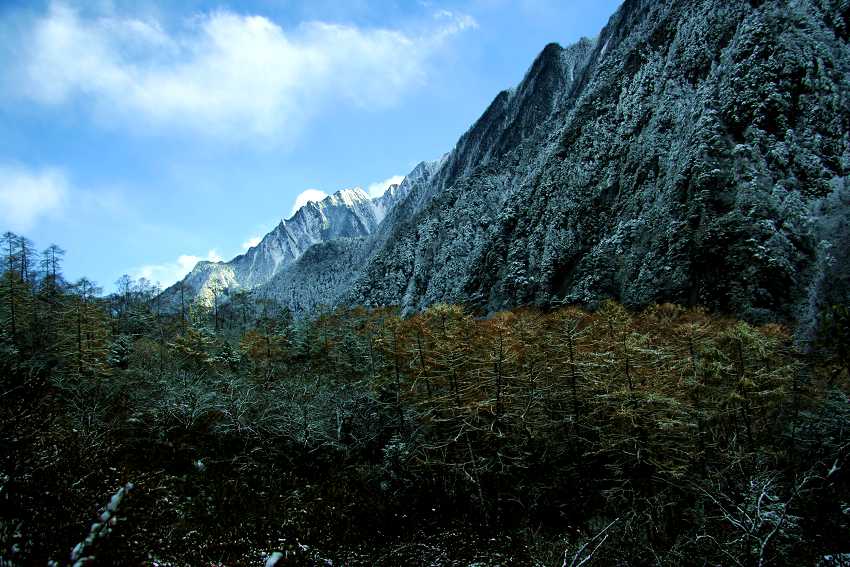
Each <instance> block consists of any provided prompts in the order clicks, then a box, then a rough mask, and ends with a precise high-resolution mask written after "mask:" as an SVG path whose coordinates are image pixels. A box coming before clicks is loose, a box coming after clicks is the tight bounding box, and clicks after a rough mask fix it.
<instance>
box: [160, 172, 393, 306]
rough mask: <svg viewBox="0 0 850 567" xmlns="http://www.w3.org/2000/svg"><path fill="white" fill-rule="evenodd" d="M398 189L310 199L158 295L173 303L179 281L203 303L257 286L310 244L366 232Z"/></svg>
mask: <svg viewBox="0 0 850 567" xmlns="http://www.w3.org/2000/svg"><path fill="white" fill-rule="evenodd" d="M403 191H404V189H403V188H400V187H399V186H397V185H394V186H391V187H390V188H388V189H387V191H386V192H385V193H384V194H383V195H382V196H380V197H377V198H375V199H371V198H370V197H369V195H367V194H366V193H365V192H364V191H363V190H362V189H360V188H359V187H357V188H354V189H343V190H341V191H337V192H336V193H334V194H333V195H330V196H328V197H326V198H324V199H323V200H321V201H318V202H314V201H310V202H308V203H307V204H306V205H304V206H303V207H301V208H300V209H298V211H296V213H295V214H294V215H293V216H292V217H291V218H289V219H287V220H283V221H281V222H280V224H278V226H277V227H275V229H274V230H272V231H271V232H270V233H268V234H267V235H266V236H264V237H263V239H262V240H261V241H260V243H259V244H257V245H256V246H254V247H252V248H250V249H249V250H248V251H247V252H246V253H245V254H241V255H239V256H237V257H236V258H233V259H232V260H230V261H229V262H199V263H198V264H197V265H196V266H195V268H194V269H193V270H192V271H191V272H190V273H189V274H188V275H187V276H186V277H185V278H184V279H183V281H182V282H180V283H178V284H175V285H174V286H172V287H170V288H169V289H167V290H166V291H165V293H164V297H165V298H166V300H168V301H170V302H171V303H172V304H173V305H174V304H176V303H177V302H178V301H179V293H180V288H181V286H182V288H183V290H182V291H183V294H184V300H187V299H188V300H190V301H191V300H194V299H200V300H201V301H202V302H204V303H209V302H210V301H211V299H212V295H213V293H219V292H221V293H223V294H230V293H232V292H234V291H236V290H239V289H247V290H250V289H255V288H257V287H259V286H262V285H263V284H266V283H268V282H269V281H271V280H272V278H274V276H275V275H277V274H278V273H280V272H282V271H284V270H286V269H287V268H288V267H289V266H291V265H292V264H293V263H295V261H296V260H298V259H299V258H300V257H301V256H302V255H303V254H304V253H305V252H306V251H307V250H309V249H310V248H311V247H312V246H314V245H316V244H320V243H323V242H329V241H334V240H337V239H342V240H345V239H356V238H360V237H363V236H367V235H369V234H371V233H372V232H373V231H374V230H375V229H376V228H377V227H378V225H379V224H380V223H381V221H382V220H383V218H384V216H386V214H387V212H388V211H389V210H391V209H392V207H393V206H394V205H395V203H396V202H397V201H398V200H399V199H401V198H402V197H403Z"/></svg>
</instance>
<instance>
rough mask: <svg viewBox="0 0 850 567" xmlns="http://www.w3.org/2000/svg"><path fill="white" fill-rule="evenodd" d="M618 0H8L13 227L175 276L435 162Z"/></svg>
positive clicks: (7, 207) (5, 71) (159, 275)
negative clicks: (553, 46) (315, 208)
mask: <svg viewBox="0 0 850 567" xmlns="http://www.w3.org/2000/svg"><path fill="white" fill-rule="evenodd" d="M619 4H620V0H446V1H442V0H409V1H402V0H345V1H340V0H304V1H302V0H248V1H241V2H237V1H230V2H227V1H226V0H222V1H217V2H210V1H206V0H182V1H180V2H173V1H171V0H149V1H143V0H91V1H85V2H84V1H72V0H62V1H58V0H57V1H44V2H42V1H33V0H21V1H14V0H0V230H2V231H6V230H11V231H14V232H16V233H18V234H23V235H25V236H28V237H29V238H30V239H32V240H33V241H34V242H35V244H36V246H38V247H40V248H45V247H47V246H48V245H49V244H51V243H56V244H58V245H60V246H61V247H63V248H64V249H66V250H67V255H66V260H65V273H66V276H67V278H68V279H71V280H73V279H76V278H79V277H82V276H87V277H89V278H91V279H93V280H95V281H96V282H98V283H99V284H100V285H101V286H103V287H104V289H106V290H107V291H109V290H110V289H113V287H114V282H115V280H117V279H118V278H119V277H120V276H121V275H122V274H129V275H131V276H133V277H146V278H148V279H150V280H152V281H158V282H160V283H161V284H162V285H163V286H167V285H170V284H172V283H174V282H175V281H177V280H178V279H180V278H181V277H182V276H183V275H185V274H186V273H188V271H189V270H191V268H192V267H193V266H194V264H195V262H197V261H198V260H200V259H210V260H222V259H224V260H227V259H230V258H232V257H234V256H236V255H237V254H240V253H242V252H244V251H245V250H247V248H248V247H249V246H252V245H254V244H256V243H257V242H258V241H259V238H260V237H261V236H262V235H264V234H265V233H266V232H268V231H270V230H271V229H272V228H274V226H275V225H277V224H278V223H279V222H280V220H281V219H284V218H288V217H289V216H290V215H291V214H292V212H293V211H294V210H295V209H297V207H298V206H300V205H301V204H304V203H305V202H306V201H307V200H315V199H319V198H321V197H322V196H323V195H324V194H330V193H333V192H334V191H337V190H339V189H343V188H350V187H355V186H360V187H363V188H364V189H365V190H367V191H368V192H370V193H371V194H374V195H377V194H380V193H381V191H382V190H383V189H384V188H385V187H386V186H387V185H388V184H389V183H392V182H398V181H399V180H400V179H401V178H403V176H404V175H405V174H406V173H408V172H409V171H410V170H411V169H413V167H414V166H415V165H416V164H417V163H419V162H420V161H423V160H431V159H437V158H439V157H440V156H441V155H442V154H444V153H445V152H448V151H450V150H451V149H452V147H453V146H454V144H455V143H456V141H457V139H458V138H459V137H460V135H461V134H463V132H464V131H466V129H467V128H468V127H469V126H470V125H471V124H472V123H473V122H474V121H475V120H476V119H477V118H478V116H479V115H480V114H481V113H482V112H483V111H484V109H485V108H486V107H487V105H488V104H489V103H490V101H491V100H492V99H493V98H494V97H495V96H496V94H498V92H499V91H501V90H503V89H506V88H510V87H512V86H514V85H515V84H517V83H518V82H519V81H520V80H521V79H522V77H523V75H524V74H525V72H526V71H527V69H528V67H529V66H530V65H531V63H532V61H533V60H534V58H535V57H536V55H537V54H538V53H539V52H540V51H541V50H542V49H543V47H544V46H545V45H546V44H547V43H550V42H558V43H560V44H561V45H569V44H571V43H573V42H575V41H577V40H578V39H579V38H581V37H583V36H586V37H593V36H595V35H597V34H598V33H599V32H600V31H601V29H602V28H603V27H604V26H605V24H606V23H607V21H608V19H609V18H610V16H611V14H613V12H614V11H615V10H616V8H617V7H618V6H619Z"/></svg>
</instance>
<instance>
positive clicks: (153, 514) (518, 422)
mask: <svg viewBox="0 0 850 567" xmlns="http://www.w3.org/2000/svg"><path fill="white" fill-rule="evenodd" d="M60 275H61V274H58V273H57V274H56V276H55V277H54V276H52V275H47V274H46V273H45V274H42V275H41V276H34V277H33V278H31V279H29V280H28V281H26V282H19V286H18V287H15V288H14V290H15V293H16V294H17V295H15V296H14V297H15V298H16V301H17V302H16V304H15V305H16V309H18V312H19V313H27V314H31V313H32V312H33V311H34V310H37V311H38V312H39V313H40V314H41V316H39V317H36V318H33V317H24V318H23V319H21V323H20V324H19V325H18V326H16V329H15V330H16V334H15V336H14V337H13V336H11V334H10V326H11V321H10V318H9V317H8V313H9V311H8V309H9V307H0V315H2V316H3V317H4V319H3V321H5V328H4V330H3V333H2V334H0V365H2V367H0V369H2V374H0V394H2V396H3V404H2V406H0V412H2V414H0V417H2V420H0V423H1V424H2V425H0V449H1V450H0V499H2V504H3V506H0V558H2V559H3V560H4V561H8V562H11V564H13V565H17V564H32V563H35V564H44V563H46V562H47V561H48V560H55V561H58V562H60V564H61V563H62V562H66V561H67V560H68V558H69V557H70V554H71V550H72V549H73V548H74V547H75V546H76V545H77V544H78V543H80V542H82V541H83V540H84V539H85V538H86V537H87V534H89V535H91V534H95V535H94V536H92V537H91V542H90V543H88V544H86V545H85V546H84V547H85V549H84V551H85V555H86V556H93V557H94V558H95V559H94V561H95V562H96V564H103V565H109V564H122V565H123V564H148V563H150V562H154V561H157V562H160V563H163V562H167V563H170V564H175V565H194V564H197V563H198V562H203V563H207V562H210V563H214V562H223V563H225V564H228V565H231V564H238V565H256V564H262V561H263V557H264V555H265V554H266V553H269V552H272V551H276V550H277V551H280V552H282V553H285V554H286V556H287V558H288V561H289V562H290V564H295V565H313V564H316V563H317V562H319V563H321V562H322V561H324V560H332V561H333V562H334V564H337V563H342V564H346V563H347V564H350V565H398V564H414V565H416V564H434V563H437V564H444V565H452V564H456V565H468V564H470V563H475V562H478V563H480V564H523V565H525V564H528V565H562V564H563V561H564V557H565V556H566V557H567V558H568V562H567V564H569V562H570V561H569V560H572V558H574V557H575V558H576V559H575V563H578V562H580V561H581V560H582V559H584V558H587V557H589V558H590V559H589V561H590V562H591V563H592V564H599V565H603V564H647V565H649V564H659V563H660V564H671V565H690V564H694V565H703V564H706V563H708V564H726V563H727V562H729V561H731V560H733V559H734V562H738V563H740V564H742V565H784V564H787V565H797V564H811V563H813V562H815V561H816V560H817V558H819V557H820V556H823V555H826V554H834V553H837V552H840V551H841V550H842V549H843V548H842V545H843V543H844V541H845V537H844V536H845V535H846V530H847V528H848V523H847V517H846V511H847V509H848V506H850V485H848V478H847V475H846V473H845V470H846V469H847V467H848V465H850V462H848V458H850V454H848V447H850V444H848V443H850V441H849V440H848V435H847V431H846V423H847V420H848V419H850V415H848V410H847V408H848V404H847V400H848V398H847V396H848V376H847V374H846V370H843V371H841V370H840V369H841V368H842V367H841V364H846V358H841V356H842V355H843V353H844V352H845V351H843V350H841V349H842V345H843V344H844V341H846V329H845V327H846V323H847V321H846V319H847V313H846V309H844V308H842V307H836V308H833V309H831V310H830V311H829V313H828V314H827V315H826V316H825V317H824V320H825V321H826V323H825V325H826V327H825V330H826V331H828V333H825V335H824V336H828V337H830V342H828V343H827V345H826V346H825V347H824V349H822V350H821V351H817V352H813V353H812V354H811V355H808V356H804V355H802V354H800V353H798V352H796V351H795V350H794V348H793V345H792V342H791V337H790V336H789V334H788V332H787V331H786V330H785V329H783V328H781V327H778V326H776V325H766V326H762V327H754V326H752V325H749V324H746V323H742V322H737V321H734V320H728V319H723V318H718V317H712V316H709V315H708V314H706V313H705V312H704V311H701V310H699V309H690V310H689V309H685V308H681V307H676V306H672V305H660V306H654V307H652V308H650V309H647V310H645V311H643V312H632V311H629V310H628V309H626V308H624V307H622V306H620V305H618V304H615V303H611V302H607V303H604V304H601V305H600V307H599V309H598V310H597V311H596V312H587V311H582V310H580V309H577V308H563V309H559V310H556V311H552V312H541V311H534V310H518V311H513V312H504V313H498V314H495V315H493V316H491V317H490V318H487V319H476V318H474V317H472V316H471V315H470V314H469V313H468V312H466V311H465V310H464V309H463V308H461V307H457V306H450V305H436V306H433V307H431V308H429V309H428V310H426V311H425V312H423V313H420V314H417V315H414V316H411V317H409V318H406V319H405V318H401V317H400V316H399V314H398V312H397V311H396V310H393V309H381V310H366V309H352V310H336V311H328V310H318V311H316V312H315V313H314V314H313V317H311V318H300V319H293V318H292V316H291V314H289V313H288V312H287V311H286V310H282V309H279V308H277V307H276V306H274V305H273V302H269V301H268V300H265V299H250V298H247V297H245V298H241V300H240V301H241V303H237V304H235V305H233V306H232V307H234V308H235V311H234V312H233V319H232V320H233V323H232V324H231V323H230V321H231V317H230V311H229V309H230V306H228V305H227V304H225V305H223V306H222V307H221V310H220V311H219V313H218V317H219V321H220V329H219V331H218V332H216V331H215V330H213V329H212V324H213V318H214V316H215V315H214V314H213V313H211V312H208V311H203V310H197V309H195V310H194V315H193V316H194V321H186V322H184V321H183V317H182V315H181V314H180V313H177V314H174V315H162V314H161V313H159V310H158V306H157V297H156V296H155V295H153V294H151V293H148V292H146V291H145V290H146V289H147V287H146V284H144V282H142V283H141V284H140V283H137V282H132V281H125V282H124V284H126V285H125V286H124V290H123V292H121V290H120V289H119V294H118V295H113V296H110V297H107V298H105V299H104V298H100V297H97V295H96V293H95V289H96V286H94V285H93V284H92V283H91V282H88V281H87V280H81V281H80V282H78V284H76V285H74V286H68V285H67V284H65V283H64V282H62V283H59V282H61V277H60ZM16 277H17V276H16V275H15V274H12V275H11V278H12V279H14V278H16ZM48 278H50V279H51V280H52V281H55V282H56V285H52V284H51V283H50V282H49V281H46V280H47V279H48ZM9 279H10V274H9V273H6V274H5V275H4V281H8V280H9ZM45 289H49V290H50V291H49V293H46V292H44V290H45ZM128 290H129V292H128ZM134 290H135V291H134ZM48 297H49V301H48V299H47V298H48ZM6 305H8V303H7V304H6ZM51 312H53V313H54V315H52V316H48V315H47V314H48V313H51ZM134 321H145V322H146V323H145V324H144V325H139V324H137V323H135V322H134ZM47 328H49V330H50V331H49V332H47ZM36 336H38V337H41V339H39V340H41V341H42V342H41V344H42V345H43V346H42V347H41V348H40V349H34V348H33V346H32V345H34V344H36V342H35V338H34V337H36ZM821 353H827V354H828V355H829V356H827V357H822V356H821ZM841 361H844V362H841ZM836 368H839V370H840V371H838V372H836V370H835V369H836ZM127 483H132V485H133V487H132V489H131V490H125V492H126V493H122V496H123V497H122V499H121V502H120V506H117V505H116V506H113V508H115V510H114V511H113V512H111V513H110V518H113V517H114V518H115V522H114V523H113V524H110V525H109V528H110V529H109V530H105V529H101V528H100V527H93V526H92V524H93V523H95V521H96V519H97V518H98V517H99V516H100V514H101V513H103V511H104V509H106V508H108V507H109V505H108V504H107V503H109V502H110V498H112V497H113V496H114V495H115V494H116V493H117V491H118V490H119V489H120V488H121V487H126V485H127ZM585 564H588V563H585Z"/></svg>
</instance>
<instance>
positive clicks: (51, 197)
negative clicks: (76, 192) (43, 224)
mask: <svg viewBox="0 0 850 567" xmlns="http://www.w3.org/2000/svg"><path fill="white" fill-rule="evenodd" d="M69 193H70V190H69V185H68V181H67V179H66V177H65V175H64V173H62V171H60V170H58V169H39V170H29V169H26V168H23V167H19V166H14V165H2V164H0V230H13V231H27V230H30V229H31V228H33V226H35V224H36V223H37V222H38V221H39V220H41V219H42V218H43V217H48V216H51V215H55V214H56V213H59V212H61V211H62V209H63V208H64V207H65V205H66V203H67V200H68V195H69Z"/></svg>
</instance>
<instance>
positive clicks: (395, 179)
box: [366, 175, 404, 199]
mask: <svg viewBox="0 0 850 567" xmlns="http://www.w3.org/2000/svg"><path fill="white" fill-rule="evenodd" d="M402 181H404V175H393V176H392V177H390V178H388V179H384V180H383V181H378V182H377V183H371V184H370V185H369V187H368V188H367V189H366V192H367V193H369V196H370V197H372V198H373V199H374V198H375V197H380V196H381V195H383V194H384V193H386V192H387V189H389V187H390V185H398V184H399V183H401V182H402Z"/></svg>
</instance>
